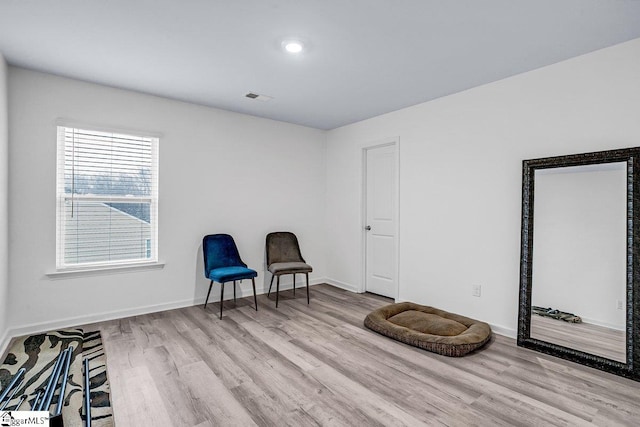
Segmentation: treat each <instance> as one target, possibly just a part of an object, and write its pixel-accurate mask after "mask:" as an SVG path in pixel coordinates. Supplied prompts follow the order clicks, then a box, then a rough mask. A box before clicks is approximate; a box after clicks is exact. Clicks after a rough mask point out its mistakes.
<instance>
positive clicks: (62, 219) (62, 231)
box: [48, 120, 164, 276]
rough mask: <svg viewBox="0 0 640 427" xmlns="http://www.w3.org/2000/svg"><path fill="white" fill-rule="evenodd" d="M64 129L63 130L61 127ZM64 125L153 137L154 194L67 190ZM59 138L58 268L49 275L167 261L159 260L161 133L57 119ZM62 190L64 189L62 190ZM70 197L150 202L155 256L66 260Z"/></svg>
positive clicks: (122, 267) (152, 177)
mask: <svg viewBox="0 0 640 427" xmlns="http://www.w3.org/2000/svg"><path fill="white" fill-rule="evenodd" d="M61 128H62V129H61ZM64 128H67V129H76V130H84V131H88V132H100V133H112V134H117V135H120V136H130V137H135V138H148V139H150V140H151V161H152V166H151V183H152V185H151V195H149V196H128V195H127V196H121V195H110V194H105V195H93V194H77V193H75V194H72V193H67V192H66V191H64V187H65V186H64V182H65V181H64V180H65V166H66V164H65V162H66V158H65V144H67V142H66V141H65V138H64V137H61V136H60V135H61V132H63V133H64ZM55 138H56V188H55V193H56V196H55V197H56V270H55V272H53V273H49V274H48V275H49V276H56V275H60V274H62V275H64V274H67V273H73V272H96V271H102V270H121V271H128V270H129V269H130V268H136V267H144V268H148V267H153V266H160V267H162V266H164V263H161V262H160V261H159V250H158V249H159V243H158V235H159V223H158V200H159V175H160V172H159V163H160V161H159V146H160V138H161V135H160V134H158V133H157V132H144V131H134V130H130V129H120V128H112V127H104V126H96V125H91V124H83V123H76V122H69V121H62V120H58V121H56V126H55ZM61 190H62V191H61ZM69 200H73V201H96V202H104V203H118V202H127V203H136V202H139V203H148V204H149V210H150V212H149V221H150V223H149V224H150V240H151V257H150V258H137V259H124V260H109V261H94V262H79V263H66V262H65V255H66V253H65V249H66V248H65V236H66V227H67V221H66V215H65V203H67V202H68V201H69ZM147 248H148V246H147V242H144V247H143V249H144V253H145V254H146V253H147V252H148V249H147Z"/></svg>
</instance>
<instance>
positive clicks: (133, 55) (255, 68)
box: [0, 0, 640, 129]
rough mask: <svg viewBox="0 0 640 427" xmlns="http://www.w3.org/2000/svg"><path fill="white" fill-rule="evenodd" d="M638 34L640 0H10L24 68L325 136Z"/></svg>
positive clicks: (11, 33) (0, 38) (8, 47)
mask: <svg viewBox="0 0 640 427" xmlns="http://www.w3.org/2000/svg"><path fill="white" fill-rule="evenodd" d="M291 36H295V37H299V38H302V39H303V40H304V41H305V42H306V44H307V46H308V50H307V51H306V52H305V53H304V54H303V55H302V56H299V57H294V56H291V55H288V54H285V53H284V52H283V50H282V48H281V46H280V44H281V42H282V40H283V39H284V38H287V37H291ZM638 37H640V1H638V0H482V1H480V0H456V1H454V0H235V1H233V0H227V1H221V0H103V1H97V0H92V1H90V0H40V1H36V0H0V52H2V53H3V54H4V56H5V58H6V59H7V61H8V62H9V63H10V64H12V65H16V66H20V67H26V68H30V69H34V70H39V71H45V72H49V73H54V74H58V75H61V76H67V77H72V78H76V79H81V80H86V81H90V82H95V83H101V84H105V85H109V86H114V87H119V88H124V89H130V90H135V91H140V92H145V93H150V94H155V95H160V96H164V97H169V98H174V99H179V100H183V101H188V102H193V103H197V104H203V105H208V106H212V107H219V108H223V109H227V110H232V111H237V112H242V113H248V114H252V115H256V116H261V117H267V118H271V119H276V120H283V121H286V122H291V123H297V124H301V125H306V126H312V127H315V128H320V129H332V128H335V127H338V126H342V125H345V124H349V123H353V122H356V121H359V120H362V119H366V118H369V117H373V116H376V115H379V114H383V113H386V112H389V111H393V110H397V109H400V108H403V107H407V106H410V105H414V104H418V103H421V102H424V101H428V100H431V99H434V98H438V97H441V96H445V95H449V94H452V93H455V92H459V91H462V90H465V89H468V88H471V87H474V86H478V85H482V84H485V83H489V82H492V81H496V80H499V79H502V78H505V77H508V76H511V75H514V74H518V73H522V72H525V71H529V70H532V69H535V68H538V67H542V66H545V65H549V64H553V63H555V62H558V61H562V60H564V59H568V58H571V57H574V56H577V55H580V54H584V53H587V52H591V51H594V50H596V49H600V48H604V47H607V46H611V45H614V44H617V43H620V42H624V41H627V40H631V39H634V38H638ZM250 91H253V92H256V93H259V94H263V95H268V96H272V97H274V99H273V100H271V101H269V102H260V101H254V100H250V99H248V98H245V97H244V95H245V94H246V93H247V92H250Z"/></svg>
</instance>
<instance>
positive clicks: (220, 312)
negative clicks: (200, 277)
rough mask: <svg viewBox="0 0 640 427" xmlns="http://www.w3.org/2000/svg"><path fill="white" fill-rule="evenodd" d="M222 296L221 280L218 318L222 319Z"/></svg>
mask: <svg viewBox="0 0 640 427" xmlns="http://www.w3.org/2000/svg"><path fill="white" fill-rule="evenodd" d="M223 297H224V282H222V287H221V288H220V319H222V302H223V299H222V298H223Z"/></svg>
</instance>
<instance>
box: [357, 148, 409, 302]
mask: <svg viewBox="0 0 640 427" xmlns="http://www.w3.org/2000/svg"><path fill="white" fill-rule="evenodd" d="M386 146H393V147H394V159H395V167H396V168H395V169H396V170H395V175H396V176H395V178H396V188H395V190H396V191H395V193H396V194H395V195H396V197H395V200H394V205H395V206H394V207H393V210H394V214H395V218H396V227H395V234H396V241H395V259H394V260H393V263H394V266H395V275H394V278H393V279H394V281H395V292H394V293H395V296H394V298H393V299H394V301H398V298H399V294H400V137H399V136H394V137H387V138H383V139H379V140H376V141H370V142H365V143H362V144H359V145H358V149H359V151H360V234H361V237H360V260H361V261H360V266H361V272H360V277H361V280H360V286H359V289H358V292H360V293H363V292H366V291H367V289H366V283H367V232H366V231H365V229H364V227H365V226H366V225H367V224H366V222H367V151H368V150H371V149H374V148H381V147H386Z"/></svg>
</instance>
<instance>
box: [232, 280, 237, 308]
mask: <svg viewBox="0 0 640 427" xmlns="http://www.w3.org/2000/svg"><path fill="white" fill-rule="evenodd" d="M233 303H234V304H235V303H236V281H235V280H234V281H233Z"/></svg>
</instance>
